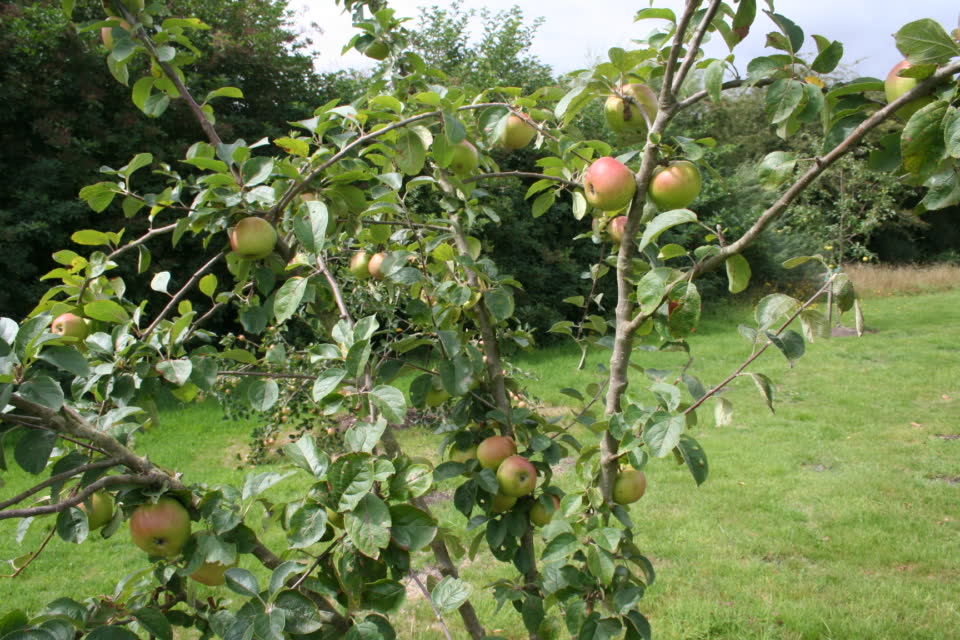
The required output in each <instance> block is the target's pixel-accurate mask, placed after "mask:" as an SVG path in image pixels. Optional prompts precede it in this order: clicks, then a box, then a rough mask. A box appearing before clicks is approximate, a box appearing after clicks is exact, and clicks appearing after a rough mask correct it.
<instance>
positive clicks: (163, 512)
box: [130, 496, 190, 558]
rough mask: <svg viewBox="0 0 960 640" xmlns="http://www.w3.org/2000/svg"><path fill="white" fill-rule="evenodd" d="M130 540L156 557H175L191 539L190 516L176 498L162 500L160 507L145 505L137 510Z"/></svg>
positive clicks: (160, 500) (150, 504)
mask: <svg viewBox="0 0 960 640" xmlns="http://www.w3.org/2000/svg"><path fill="white" fill-rule="evenodd" d="M130 537H131V538H132V539H133V543H134V544H135V545H137V546H138V547H140V548H141V549H143V550H144V551H146V552H147V553H149V554H150V555H152V556H164V557H167V558H169V557H172V556H175V555H177V554H178V553H180V550H181V549H182V548H183V545H184V544H185V543H186V542H187V538H189V537H190V514H189V513H188V512H187V510H186V509H185V508H184V506H183V505H182V504H180V502H179V501H178V500H176V499H175V498H171V497H169V496H162V497H161V498H160V499H159V500H157V502H156V504H153V503H148V504H142V505H140V506H139V507H137V508H136V509H134V511H133V514H132V515H131V516H130Z"/></svg>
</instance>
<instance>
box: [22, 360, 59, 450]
mask: <svg viewBox="0 0 960 640" xmlns="http://www.w3.org/2000/svg"><path fill="white" fill-rule="evenodd" d="M19 393H20V395H21V396H23V398H24V399H25V400H29V401H30V402H35V403H37V404H39V405H42V406H44V407H46V408H48V409H52V410H53V411H60V407H62V406H63V389H61V388H60V383H58V382H57V381H56V380H54V379H53V378H51V377H50V376H45V375H39V376H36V377H34V378H31V379H30V380H28V381H27V382H24V383H23V384H22V385H20V389H19ZM31 433H37V432H31ZM20 441H21V442H23V439H21V440H20Z"/></svg>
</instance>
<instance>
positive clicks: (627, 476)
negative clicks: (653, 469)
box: [613, 469, 647, 504]
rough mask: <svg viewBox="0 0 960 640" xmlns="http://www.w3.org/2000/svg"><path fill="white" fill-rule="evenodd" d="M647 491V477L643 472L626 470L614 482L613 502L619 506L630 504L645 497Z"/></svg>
mask: <svg viewBox="0 0 960 640" xmlns="http://www.w3.org/2000/svg"><path fill="white" fill-rule="evenodd" d="M646 490H647V476H645V475H644V473H643V471H637V470H636V469H626V470H624V471H621V472H620V473H618V474H617V479H616V480H614V482H613V501H614V502H616V503H617V504H630V503H632V502H636V501H637V500H639V499H640V498H642V497H643V493H644V492H645V491H646Z"/></svg>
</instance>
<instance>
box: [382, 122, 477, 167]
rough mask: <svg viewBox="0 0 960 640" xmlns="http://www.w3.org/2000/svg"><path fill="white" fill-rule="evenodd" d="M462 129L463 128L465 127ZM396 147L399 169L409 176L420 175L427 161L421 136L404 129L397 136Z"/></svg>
mask: <svg viewBox="0 0 960 640" xmlns="http://www.w3.org/2000/svg"><path fill="white" fill-rule="evenodd" d="M460 127H461V128H462V127H463V125H460ZM461 139H462V136H461ZM395 146H396V155H394V161H395V162H396V163H397V168H398V169H400V171H402V172H404V173H405V174H407V175H408V176H414V175H417V174H419V173H420V172H421V171H422V170H423V165H424V163H425V162H426V159H427V150H426V148H425V147H424V146H423V140H422V139H421V138H420V136H418V135H417V134H416V132H414V131H411V130H410V129H403V130H401V131H400V133H399V135H398V136H397V143H396V145H395Z"/></svg>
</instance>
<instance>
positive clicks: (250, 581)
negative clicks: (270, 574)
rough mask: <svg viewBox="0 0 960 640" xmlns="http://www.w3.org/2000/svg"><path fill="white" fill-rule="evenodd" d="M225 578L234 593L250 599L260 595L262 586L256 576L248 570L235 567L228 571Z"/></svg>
mask: <svg viewBox="0 0 960 640" xmlns="http://www.w3.org/2000/svg"><path fill="white" fill-rule="evenodd" d="M223 576H224V578H226V584H227V588H228V589H230V590H231V591H233V592H234V593H238V594H240V595H241V596H247V597H249V598H255V597H257V596H258V595H259V593H260V585H259V584H258V583H257V578H256V576H254V575H253V574H252V573H250V572H249V571H247V570H246V569H241V568H239V567H233V568H231V569H227V571H226V573H224V574H223Z"/></svg>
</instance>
